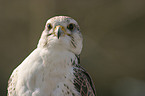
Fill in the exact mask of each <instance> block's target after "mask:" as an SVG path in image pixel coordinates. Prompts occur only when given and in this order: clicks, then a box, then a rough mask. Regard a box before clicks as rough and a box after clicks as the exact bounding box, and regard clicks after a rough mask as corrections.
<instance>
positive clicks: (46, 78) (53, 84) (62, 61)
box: [20, 50, 75, 96]
mask: <svg viewBox="0 0 145 96" xmlns="http://www.w3.org/2000/svg"><path fill="white" fill-rule="evenodd" d="M32 55H33V54H32ZM38 55H40V57H39V58H36V60H33V59H34V58H30V57H31V56H30V57H29V58H28V60H27V61H29V59H30V61H29V63H31V66H30V64H29V65H28V62H26V63H27V64H23V66H24V65H25V66H27V65H28V66H27V71H26V70H21V72H23V71H24V73H25V74H24V75H23V76H21V78H23V79H21V80H22V81H21V82H20V83H21V84H20V85H22V86H23V87H24V88H23V89H22V92H24V93H25V95H24V96H72V95H73V94H75V92H74V86H73V68H72V65H71V64H72V61H73V60H74V58H75V55H74V54H72V53H70V52H65V51H61V52H60V51H59V52H54V51H48V50H43V51H41V53H40V54H38ZM71 59H72V60H71ZM28 69H29V70H28ZM20 94H22V93H20Z"/></svg>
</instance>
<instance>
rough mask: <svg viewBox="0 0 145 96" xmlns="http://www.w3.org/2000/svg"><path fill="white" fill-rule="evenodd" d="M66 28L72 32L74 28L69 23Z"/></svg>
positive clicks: (73, 25)
mask: <svg viewBox="0 0 145 96" xmlns="http://www.w3.org/2000/svg"><path fill="white" fill-rule="evenodd" d="M67 28H68V29H69V30H71V31H72V30H73V29H74V28H75V24H73V23H70V24H69V25H68V26H67Z"/></svg>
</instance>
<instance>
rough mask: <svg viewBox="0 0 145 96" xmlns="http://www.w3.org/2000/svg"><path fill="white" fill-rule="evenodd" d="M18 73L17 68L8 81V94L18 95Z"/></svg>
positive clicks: (10, 95)
mask: <svg viewBox="0 0 145 96" xmlns="http://www.w3.org/2000/svg"><path fill="white" fill-rule="evenodd" d="M17 73H18V70H17V69H15V70H14V71H13V73H12V75H11V77H10V79H9V81H8V94H7V96H16V84H17V78H18V76H17Z"/></svg>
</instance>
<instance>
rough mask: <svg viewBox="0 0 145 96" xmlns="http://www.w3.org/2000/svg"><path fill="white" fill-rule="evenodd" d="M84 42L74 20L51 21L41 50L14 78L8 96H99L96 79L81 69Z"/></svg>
mask: <svg viewBox="0 0 145 96" xmlns="http://www.w3.org/2000/svg"><path fill="white" fill-rule="evenodd" d="M82 42H83V37H82V34H81V32H80V28H79V25H78V23H77V22H76V21H75V20H74V19H72V18H71V17H68V16H55V17H53V18H50V19H49V20H48V21H47V22H46V25H45V28H44V31H43V32H42V35H41V38H40V40H39V42H38V46H37V48H36V49H35V50H34V51H33V52H32V53H31V54H30V55H29V56H28V57H27V58H26V59H25V60H24V61H23V62H22V63H21V64H20V65H19V66H18V67H17V68H16V69H15V70H14V71H13V73H12V75H11V76H10V79H9V82H8V96H96V92H95V87H94V84H93V82H92V79H91V78H90V76H89V74H88V73H87V72H86V70H85V69H84V68H83V67H82V66H81V65H80V57H79V55H80V53H81V50H82V46H83V45H82Z"/></svg>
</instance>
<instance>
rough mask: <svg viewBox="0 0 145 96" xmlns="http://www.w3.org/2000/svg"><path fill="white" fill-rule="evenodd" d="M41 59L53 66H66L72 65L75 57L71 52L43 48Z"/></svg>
mask: <svg viewBox="0 0 145 96" xmlns="http://www.w3.org/2000/svg"><path fill="white" fill-rule="evenodd" d="M41 57H42V58H43V59H44V61H47V62H49V63H48V64H53V66H58V67H59V66H64V67H65V66H67V65H70V64H72V61H74V60H75V58H76V56H75V54H74V53H73V52H71V51H68V50H65V49H64V50H63V49H58V48H43V50H42V51H41Z"/></svg>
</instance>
